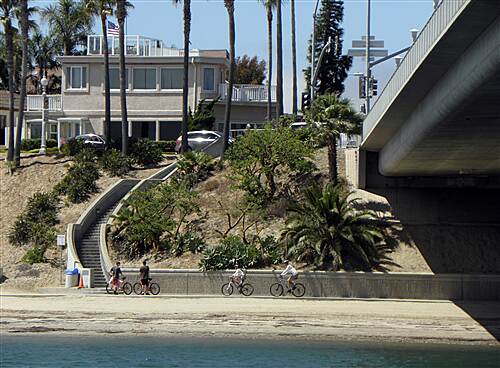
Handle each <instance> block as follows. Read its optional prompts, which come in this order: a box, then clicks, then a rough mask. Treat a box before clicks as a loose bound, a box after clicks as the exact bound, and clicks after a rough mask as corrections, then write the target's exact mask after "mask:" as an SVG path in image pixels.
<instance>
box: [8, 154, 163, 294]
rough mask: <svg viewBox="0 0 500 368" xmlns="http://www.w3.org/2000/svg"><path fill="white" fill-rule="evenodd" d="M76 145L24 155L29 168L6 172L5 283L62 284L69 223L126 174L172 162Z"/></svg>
mask: <svg viewBox="0 0 500 368" xmlns="http://www.w3.org/2000/svg"><path fill="white" fill-rule="evenodd" d="M69 148H70V147H69V146H68V147H66V148H65V149H64V150H63V151H67V150H69ZM71 148H72V150H73V151H72V152H65V153H66V154H67V155H64V154H59V155H52V156H34V157H23V166H21V167H20V168H19V169H18V170H16V172H15V173H14V174H13V175H8V173H7V172H6V170H0V180H1V185H0V203H1V215H0V235H1V252H0V264H1V267H2V268H3V273H4V275H5V276H6V280H5V282H4V283H3V284H2V285H3V287H7V288H34V287H40V286H49V285H58V283H59V274H60V271H59V270H60V269H61V268H60V261H59V259H60V254H59V251H58V250H57V249H56V247H55V236H56V235H57V234H64V233H65V232H66V227H67V225H68V224H69V223H72V222H75V221H77V219H78V218H79V216H80V215H81V213H82V212H83V211H85V209H86V208H87V207H88V206H89V205H90V203H92V201H93V200H95V199H96V198H97V197H98V196H99V194H100V193H101V192H102V191H104V190H105V189H106V188H107V187H109V186H110V185H112V184H113V183H115V182H116V181H117V180H119V179H120V176H123V175H126V176H128V177H135V178H146V177H148V176H150V175H151V174H153V173H154V172H156V171H157V170H158V169H159V168H160V167H164V166H165V165H167V164H168V163H169V160H166V159H164V158H163V157H162V156H160V161H161V162H157V161H156V163H155V165H152V166H148V167H146V168H144V167H141V165H139V164H137V162H138V160H137V159H135V160H134V161H133V159H132V158H122V157H121V156H120V157H116V156H115V155H114V153H113V151H109V152H106V153H105V154H104V155H97V154H96V152H93V151H88V150H87V149H82V147H80V148H78V147H71ZM98 156H100V157H98ZM141 159H142V160H146V161H147V160H149V159H150V158H147V157H146V158H144V157H141ZM123 160H125V161H126V170H125V171H123V165H122V164H123ZM117 167H118V169H117ZM65 252H66V251H65V250H64V251H63V259H64V258H65Z"/></svg>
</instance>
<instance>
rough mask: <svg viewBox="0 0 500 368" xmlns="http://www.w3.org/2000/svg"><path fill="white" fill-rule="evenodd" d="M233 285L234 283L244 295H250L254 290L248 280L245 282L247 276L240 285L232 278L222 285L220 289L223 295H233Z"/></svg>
mask: <svg viewBox="0 0 500 368" xmlns="http://www.w3.org/2000/svg"><path fill="white" fill-rule="evenodd" d="M233 285H234V287H236V288H238V292H239V293H240V294H243V295H244V296H250V295H252V294H253V290H254V289H253V286H252V284H249V283H248V282H247V283H245V278H243V280H241V284H240V285H236V284H235V283H234V281H233V280H232V278H231V281H229V282H227V283H225V284H224V285H222V287H221V289H220V291H221V292H222V295H225V296H229V295H232V294H233V292H234V287H233Z"/></svg>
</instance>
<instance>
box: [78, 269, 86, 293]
mask: <svg viewBox="0 0 500 368" xmlns="http://www.w3.org/2000/svg"><path fill="white" fill-rule="evenodd" d="M84 287H85V286H83V275H82V274H81V273H80V282H79V283H78V289H82V288H84Z"/></svg>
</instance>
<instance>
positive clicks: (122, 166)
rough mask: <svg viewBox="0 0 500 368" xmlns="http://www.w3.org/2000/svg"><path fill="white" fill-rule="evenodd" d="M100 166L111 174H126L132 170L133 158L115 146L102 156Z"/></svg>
mask: <svg viewBox="0 0 500 368" xmlns="http://www.w3.org/2000/svg"><path fill="white" fill-rule="evenodd" d="M99 167H100V168H101V169H102V170H103V171H104V172H106V173H108V174H109V175H111V176H124V175H126V174H127V173H128V172H129V171H130V167H131V160H130V159H129V158H128V157H125V156H123V155H122V154H121V152H120V151H118V150H116V149H114V148H113V149H111V150H108V151H106V152H105V153H104V154H103V155H102V156H101V158H100V159H99Z"/></svg>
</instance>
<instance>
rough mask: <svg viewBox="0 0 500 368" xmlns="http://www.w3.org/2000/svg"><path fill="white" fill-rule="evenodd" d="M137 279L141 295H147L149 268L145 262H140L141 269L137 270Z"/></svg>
mask: <svg viewBox="0 0 500 368" xmlns="http://www.w3.org/2000/svg"><path fill="white" fill-rule="evenodd" d="M139 278H140V280H141V285H142V293H143V294H146V295H149V266H147V265H146V261H143V262H142V267H141V268H140V269H139Z"/></svg>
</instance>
